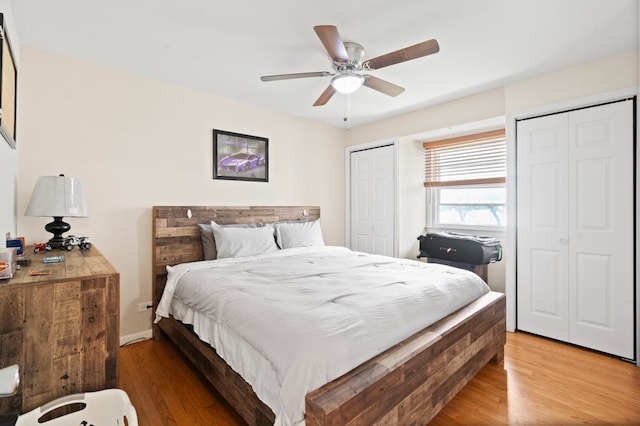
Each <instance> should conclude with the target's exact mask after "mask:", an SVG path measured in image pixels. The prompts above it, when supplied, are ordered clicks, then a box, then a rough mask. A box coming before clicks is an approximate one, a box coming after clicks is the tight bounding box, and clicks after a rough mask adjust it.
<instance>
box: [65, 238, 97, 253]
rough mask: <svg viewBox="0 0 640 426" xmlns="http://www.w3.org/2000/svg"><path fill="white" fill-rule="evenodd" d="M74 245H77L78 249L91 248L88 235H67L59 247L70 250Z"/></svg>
mask: <svg viewBox="0 0 640 426" xmlns="http://www.w3.org/2000/svg"><path fill="white" fill-rule="evenodd" d="M75 246H78V247H79V248H80V250H88V249H90V248H91V241H89V237H76V236H75V235H69V237H68V238H65V240H64V241H63V242H62V247H61V248H63V249H65V250H67V251H71V250H73V248H74V247H75Z"/></svg>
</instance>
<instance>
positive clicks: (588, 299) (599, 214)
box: [569, 101, 634, 358]
mask: <svg viewBox="0 0 640 426" xmlns="http://www.w3.org/2000/svg"><path fill="white" fill-rule="evenodd" d="M569 147H570V150H569V188H570V200H569V217H570V221H569V223H570V230H569V261H570V273H569V277H570V279H569V294H570V298H569V302H570V305H569V310H570V324H569V336H570V342H571V343H575V344H578V345H581V346H587V347H590V348H593V349H597V350H600V351H604V352H608V353H612V354H615V355H619V356H622V357H626V358H633V357H634V350H633V332H634V325H633V323H634V321H633V318H634V316H633V309H634V308H633V306H634V305H633V294H634V293H633V286H634V279H633V270H634V268H633V265H634V246H633V239H634V238H633V235H634V233H633V231H634V217H633V215H634V187H633V182H634V176H633V168H634V164H633V107H632V102H631V101H626V102H617V103H613V104H608V105H603V106H599V107H593V108H586V109H582V110H576V111H572V112H570V113H569Z"/></svg>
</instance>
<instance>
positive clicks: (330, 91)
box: [313, 85, 336, 106]
mask: <svg viewBox="0 0 640 426" xmlns="http://www.w3.org/2000/svg"><path fill="white" fill-rule="evenodd" d="M335 93H336V89H334V88H333V86H332V85H329V86H328V87H327V88H326V89H324V92H322V95H320V97H319V98H318V99H317V100H316V101H315V102H314V104H313V106H322V105H324V104H326V103H327V102H329V99H331V97H332V96H333V95H334V94H335Z"/></svg>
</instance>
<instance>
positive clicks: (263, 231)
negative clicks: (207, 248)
mask: <svg viewBox="0 0 640 426" xmlns="http://www.w3.org/2000/svg"><path fill="white" fill-rule="evenodd" d="M211 227H212V228H213V236H214V239H215V241H216V251H217V252H218V253H217V258H218V259H223V258H226V257H244V256H253V255H256V254H263V253H271V252H274V251H277V250H278V246H276V242H275V240H274V238H273V231H274V230H273V227H272V226H271V225H265V226H262V227H260V228H226V227H222V226H220V225H218V224H217V223H215V222H214V221H211Z"/></svg>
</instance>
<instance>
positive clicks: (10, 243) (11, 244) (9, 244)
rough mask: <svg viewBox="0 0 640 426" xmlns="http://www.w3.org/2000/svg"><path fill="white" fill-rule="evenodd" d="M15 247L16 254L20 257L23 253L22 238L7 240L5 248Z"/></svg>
mask: <svg viewBox="0 0 640 426" xmlns="http://www.w3.org/2000/svg"><path fill="white" fill-rule="evenodd" d="M11 247H15V248H16V249H17V254H18V255H21V254H22V253H24V238H21V237H18V238H10V239H7V248H11Z"/></svg>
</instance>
